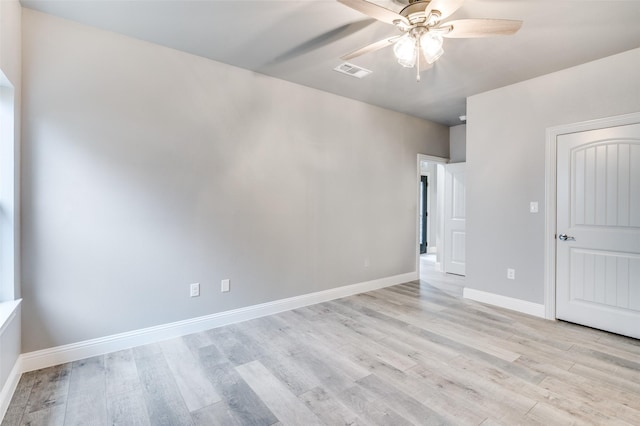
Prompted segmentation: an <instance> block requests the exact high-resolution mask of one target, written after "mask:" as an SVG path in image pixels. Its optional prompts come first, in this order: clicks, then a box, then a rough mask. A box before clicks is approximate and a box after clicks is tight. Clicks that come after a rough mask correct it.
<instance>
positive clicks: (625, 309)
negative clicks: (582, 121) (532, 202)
mask: <svg viewBox="0 0 640 426" xmlns="http://www.w3.org/2000/svg"><path fill="white" fill-rule="evenodd" d="M557 161H558V164H557V191H556V192H557V217H556V227H557V234H558V236H557V239H556V317H557V318H559V319H563V320H567V321H571V322H575V323H579V324H584V325H588V326H590V327H594V328H599V329H602V330H608V331H612V332H615V333H619V334H624V335H627V336H632V337H636V338H640V124H632V125H626V126H618V127H611V128H606V129H598V130H591V131H585V132H578V133H571V134H567V135H561V136H558V138H557Z"/></svg>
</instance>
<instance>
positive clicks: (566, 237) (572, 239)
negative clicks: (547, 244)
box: [558, 234, 576, 241]
mask: <svg viewBox="0 0 640 426" xmlns="http://www.w3.org/2000/svg"><path fill="white" fill-rule="evenodd" d="M558 239H559V240H560V241H575V240H576V239H575V238H573V237H570V236H569V235H567V234H560V235H558Z"/></svg>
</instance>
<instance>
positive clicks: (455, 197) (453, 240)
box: [444, 163, 466, 275]
mask: <svg viewBox="0 0 640 426" xmlns="http://www.w3.org/2000/svg"><path fill="white" fill-rule="evenodd" d="M465 176H466V173H465V163H456V164H447V165H446V166H445V175H444V272H448V273H451V274H458V275H464V274H465V239H466V231H465V229H466V214H465V210H466V207H465V192H466V183H465Z"/></svg>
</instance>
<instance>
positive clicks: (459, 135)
mask: <svg viewBox="0 0 640 426" xmlns="http://www.w3.org/2000/svg"><path fill="white" fill-rule="evenodd" d="M465 161H467V125H466V124H459V125H457V126H453V127H450V128H449V162H450V163H464V162H465Z"/></svg>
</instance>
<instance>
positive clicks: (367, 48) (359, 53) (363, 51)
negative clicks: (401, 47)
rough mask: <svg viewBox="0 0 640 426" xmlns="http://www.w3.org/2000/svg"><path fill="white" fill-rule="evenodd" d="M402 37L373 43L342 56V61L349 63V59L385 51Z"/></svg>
mask: <svg viewBox="0 0 640 426" xmlns="http://www.w3.org/2000/svg"><path fill="white" fill-rule="evenodd" d="M400 37H402V36H393V37H388V38H385V39H383V40H380V41H376V42H375V43H371V44H369V45H367V46H365V47H362V48H360V49H358V50H354V51H353V52H351V53H347V54H346V55H343V56H340V59H342V60H343V61H348V60H349V59H353V58H357V57H358V56H362V55H364V54H366V53H371V52H375V51H376V50H380V49H384V48H385V47H387V46H391V45H392V44H393V43H395V42H396V41H398V39H399V38H400Z"/></svg>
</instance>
